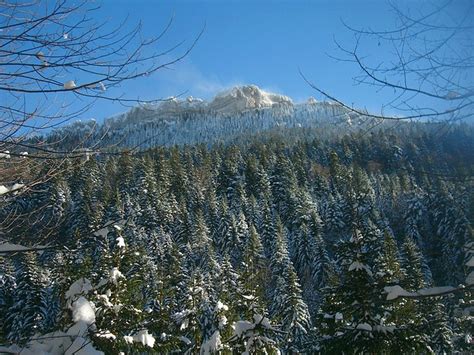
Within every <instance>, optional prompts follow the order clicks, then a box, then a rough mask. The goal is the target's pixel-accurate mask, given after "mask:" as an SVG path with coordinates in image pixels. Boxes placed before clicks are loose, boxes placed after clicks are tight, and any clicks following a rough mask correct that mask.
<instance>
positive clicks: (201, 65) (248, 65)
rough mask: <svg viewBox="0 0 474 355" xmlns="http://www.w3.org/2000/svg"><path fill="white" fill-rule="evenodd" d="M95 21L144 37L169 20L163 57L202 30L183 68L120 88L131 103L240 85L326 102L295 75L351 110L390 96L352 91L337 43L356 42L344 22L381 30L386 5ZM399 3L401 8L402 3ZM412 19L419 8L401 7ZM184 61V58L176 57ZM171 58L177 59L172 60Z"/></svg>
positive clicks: (221, 6)
mask: <svg viewBox="0 0 474 355" xmlns="http://www.w3.org/2000/svg"><path fill="white" fill-rule="evenodd" d="M98 3H99V4H101V9H100V10H99V11H98V13H97V14H96V15H98V16H100V17H102V18H103V19H107V21H109V22H110V23H111V24H113V23H118V22H119V21H121V20H122V19H123V18H125V17H127V16H128V22H127V23H128V25H130V26H131V25H132V24H134V23H136V22H138V21H142V23H143V26H144V27H143V34H144V36H145V37H146V36H152V35H155V34H157V33H159V32H160V31H161V30H162V29H163V27H164V26H165V25H166V23H167V22H168V21H169V18H170V17H171V16H173V15H174V23H173V26H172V28H171V30H170V31H169V32H168V33H167V35H166V37H165V38H164V39H163V40H162V41H161V42H160V46H158V49H163V50H164V49H166V48H168V47H169V46H172V45H173V44H175V43H177V42H179V41H181V40H186V41H187V43H191V42H192V40H193V38H195V36H196V35H197V34H198V33H199V32H200V30H201V28H202V27H203V26H204V25H205V31H204V34H203V36H202V38H201V39H200V40H199V42H198V43H197V45H196V47H195V48H194V49H193V50H192V52H191V53H190V54H189V56H188V57H187V58H185V60H183V61H182V62H180V63H178V64H176V65H174V66H173V67H172V68H171V69H169V70H163V71H161V72H158V73H157V74H155V75H154V76H152V77H150V78H145V79H141V80H137V81H134V82H131V83H128V84H126V85H123V87H122V88H121V90H122V91H124V92H126V93H127V94H128V95H129V96H132V97H137V96H139V97H140V98H142V99H153V98H159V97H162V98H164V97H169V96H173V95H177V94H179V93H181V92H184V91H186V94H185V96H190V95H192V96H195V97H202V98H211V97H212V96H213V95H215V94H216V93H217V92H219V91H221V90H223V89H225V88H228V87H231V86H234V85H239V84H256V85H258V86H260V87H261V88H263V89H266V90H269V91H274V92H278V93H282V94H285V95H288V96H290V97H292V98H293V99H294V100H296V101H302V100H305V99H307V98H308V97H309V96H315V97H316V98H318V99H322V97H321V96H320V95H317V93H315V92H314V91H313V89H311V88H310V87H309V86H308V84H307V83H305V82H304V80H303V79H302V78H301V77H300V75H299V74H298V68H301V70H302V71H303V72H304V73H305V75H306V76H307V77H308V78H309V79H311V80H312V81H314V82H315V83H316V84H317V85H319V86H321V87H323V88H324V89H325V90H327V91H328V92H330V93H333V94H334V95H336V96H338V97H339V98H341V99H343V100H345V102H347V103H349V104H352V103H353V104H354V105H357V106H359V107H367V108H369V109H371V110H377V109H379V102H381V101H384V100H387V98H388V97H389V95H390V93H386V92H382V93H378V94H374V90H373V89H371V88H367V87H364V86H354V83H353V81H352V77H353V76H354V75H356V74H358V71H357V70H356V68H355V67H354V65H353V64H350V63H344V62H337V61H335V60H334V59H332V58H330V57H329V56H328V55H338V54H340V52H338V50H337V48H336V45H335V43H334V38H336V39H337V40H338V41H340V42H341V43H343V44H351V43H353V42H354V41H353V38H354V37H353V34H351V33H350V31H348V30H347V29H346V28H345V27H344V25H343V24H342V22H341V20H344V21H345V22H346V23H348V24H350V25H353V26H355V27H368V26H370V27H372V28H375V29H383V28H386V27H387V26H389V25H390V24H393V21H394V19H395V16H394V14H393V12H392V9H391V7H390V6H389V4H388V2H387V1H384V0H355V1H349V0H346V1H344V0H332V1H329V0H316V1H303V0H293V1H264V0H256V1H224V0H212V1H211V0H208V1H199V0H178V1H165V0H163V1H158V0H133V1H132V0H103V1H100V2H98ZM399 3H400V1H399ZM405 5H409V6H410V7H411V8H412V9H413V11H415V12H416V11H417V10H418V9H417V8H418V7H420V9H421V8H422V2H421V1H415V0H412V1H409V0H405V1H402V6H405ZM373 46H374V47H371V45H368V46H366V47H365V48H364V50H365V52H366V53H367V54H368V55H370V56H381V53H380V48H377V47H376V46H375V45H373ZM178 53H180V52H179V51H177V52H176V54H178ZM171 57H172V56H171ZM171 57H170V58H171ZM124 110H126V108H124V107H121V106H120V105H118V104H116V103H115V104H113V103H110V102H102V103H99V104H97V105H96V106H95V107H94V108H93V109H92V110H91V111H89V112H88V114H87V115H88V116H89V117H94V118H97V119H102V118H104V117H107V116H109V115H112V114H114V113H117V112H122V111H124Z"/></svg>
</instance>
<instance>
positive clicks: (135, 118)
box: [55, 85, 365, 149]
mask: <svg viewBox="0 0 474 355" xmlns="http://www.w3.org/2000/svg"><path fill="white" fill-rule="evenodd" d="M363 121H365V119H364V118H363V117H361V116H358V115H356V114H354V113H350V112H349V111H348V110H347V109H345V108H344V107H342V106H340V105H338V104H335V103H332V102H326V101H324V102H318V101H316V100H315V99H314V98H309V99H308V100H307V101H306V102H304V103H294V102H293V101H292V100H291V99H290V98H289V97H287V96H284V95H280V94H274V93H269V92H266V91H263V90H261V89H260V88H258V87H257V86H255V85H245V86H237V87H234V88H232V89H230V90H228V91H225V92H222V93H220V94H218V95H216V97H215V98H214V99H212V100H211V101H205V100H201V99H197V98H193V97H188V98H186V99H177V98H171V99H169V100H167V101H164V102H162V103H160V104H158V105H141V106H137V107H134V108H132V109H131V110H130V111H128V112H126V113H123V114H120V115H117V116H115V117H112V118H109V119H106V120H105V122H104V124H102V125H97V124H96V123H95V122H92V121H91V122H85V123H84V122H76V123H75V124H73V125H70V126H68V127H65V128H62V129H61V130H60V131H56V132H55V134H59V135H64V134H65V133H66V134H67V136H68V137H69V139H71V138H76V139H78V140H79V139H80V137H83V136H84V134H89V133H90V132H95V134H94V135H93V136H94V137H93V138H99V137H104V136H105V137H106V138H105V140H104V144H114V145H119V146H126V147H135V146H137V145H139V146H140V148H142V149H143V148H148V147H152V146H157V145H165V146H169V145H175V144H178V145H182V144H194V143H202V142H206V143H209V142H215V141H223V142H226V141H230V140H232V139H233V138H235V137H236V136H238V135H245V134H254V133H257V132H262V131H265V130H269V129H272V128H274V127H314V126H317V125H320V124H324V123H330V124H343V125H353V124H357V123H360V122H363Z"/></svg>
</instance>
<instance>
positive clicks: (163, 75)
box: [156, 60, 244, 99]
mask: <svg viewBox="0 0 474 355" xmlns="http://www.w3.org/2000/svg"><path fill="white" fill-rule="evenodd" d="M156 80H157V81H158V82H159V86H160V87H161V88H163V90H166V93H165V92H160V94H162V96H164V97H168V96H174V95H178V94H180V93H183V92H186V93H185V94H184V96H194V97H199V98H203V99H210V98H212V97H214V96H215V95H216V94H217V93H219V92H221V91H223V90H225V89H228V88H229V87H233V86H236V85H241V84H242V83H244V82H243V81H242V80H237V79H234V80H231V81H228V82H224V81H222V80H221V79H220V78H219V76H218V75H215V74H211V75H208V74H204V73H203V72H202V71H201V70H200V69H199V68H198V67H197V66H196V65H194V64H193V63H192V62H191V61H189V60H186V61H182V62H180V63H177V64H176V65H174V66H173V67H172V68H168V69H165V70H163V71H161V72H160V74H158V75H157V76H156ZM163 90H160V91H163Z"/></svg>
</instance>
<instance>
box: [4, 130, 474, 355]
mask: <svg viewBox="0 0 474 355" xmlns="http://www.w3.org/2000/svg"><path fill="white" fill-rule="evenodd" d="M7 163H8V162H7ZM7 163H4V164H7ZM42 169H45V171H47V169H48V166H47V164H45V165H44V166H43V167H42ZM473 170H474V129H473V127H472V126H471V125H457V126H446V125H436V124H420V123H419V124H415V123H413V124H405V125H401V126H400V127H398V128H390V129H380V130H377V129H372V130H360V131H358V132H353V133H350V132H349V131H348V132H347V133H344V132H339V133H337V134H336V133H334V132H333V133H331V134H326V135H324V134H317V131H316V130H312V129H310V128H306V129H305V128H293V129H289V128H288V129H282V130H279V131H277V132H271V131H270V132H266V133H265V134H262V135H258V136H254V137H251V138H248V137H247V138H246V139H245V142H243V141H242V142H241V144H233V145H213V146H210V147H209V146H205V145H198V146H182V147H170V148H164V147H162V148H154V149H151V150H147V151H144V152H140V153H137V154H117V155H114V154H111V155H99V156H92V157H90V158H89V159H88V160H86V161H84V160H82V159H77V160H75V161H68V162H67V166H65V167H64V169H63V170H62V171H61V173H59V174H55V175H53V176H52V177H51V179H49V180H47V181H45V182H42V183H41V184H39V185H36V186H34V187H33V188H32V191H30V192H26V193H23V194H19V195H17V196H16V197H15V196H14V197H9V198H8V200H7V198H6V197H3V198H4V200H3V201H2V205H1V206H2V208H1V210H0V219H1V220H3V221H4V225H8V226H9V228H8V231H7V232H6V233H7V234H6V235H7V236H10V237H11V236H14V237H15V238H14V240H15V241H18V243H19V244H22V245H28V244H35V245H37V244H42V245H44V246H45V248H44V249H43V250H41V251H39V252H38V251H32V252H23V253H16V254H8V253H4V254H0V274H1V275H2V276H1V279H0V319H2V320H3V322H2V323H1V326H0V343H3V344H11V343H15V344H17V345H16V346H13V347H11V348H8V349H10V351H13V350H15V349H16V350H15V351H18V349H21V348H22V347H25V350H24V352H22V354H26V353H28V351H30V353H38V351H39V350H38V349H43V350H44V351H50V350H51V349H62V351H65V352H66V353H70V354H72V353H74V352H76V353H79V354H80V353H81V351H82V353H85V352H84V351H87V353H88V354H89V353H99V351H102V352H104V353H107V354H118V353H119V352H124V353H127V354H129V353H140V352H142V353H143V352H147V353H150V352H155V353H166V352H173V351H174V352H177V353H184V352H186V351H187V352H189V353H200V352H201V353H204V354H209V353H215V352H217V351H222V352H223V353H232V352H236V353H243V352H245V353H265V351H266V352H267V353H270V354H273V353H277V351H281V352H282V353H286V354H290V353H299V352H301V353H304V352H306V353H317V352H321V353H334V354H340V353H342V352H345V353H354V352H358V353H359V352H364V353H365V352H367V353H374V354H375V353H396V354H400V353H413V352H417V353H431V352H435V353H443V352H447V353H450V352H453V351H454V350H459V351H469V350H472V338H471V335H470V334H472V331H473V329H472V318H470V316H469V311H468V309H469V307H471V308H472V307H473V304H472V303H473V301H472V289H471V290H469V289H468V290H462V289H461V290H460V291H457V292H453V293H449V294H448V295H446V296H444V297H413V298H400V297H399V298H395V299H389V300H387V289H386V287H390V286H396V285H399V286H400V287H402V288H403V289H404V290H405V291H407V292H417V291H419V290H420V289H425V288H430V287H438V286H453V287H458V285H460V284H464V285H466V277H467V276H468V274H469V272H470V270H469V269H468V267H469V266H472V262H471V264H469V263H468V261H469V260H470V259H469V258H470V253H471V251H469V249H467V248H466V247H467V246H469V245H472V241H473V233H472V224H471V223H472V219H473V214H474V199H473V198H474V196H473V191H474V190H473V180H472V177H473V172H474V171H473ZM33 173H34V172H32V174H33ZM0 197H1V196H0ZM470 221H471V222H470ZM4 230H7V229H4ZM11 239H12V238H9V239H7V240H11ZM468 264H469V265H468ZM471 277H472V276H471ZM471 281H472V280H471ZM388 298H391V297H388ZM4 349H7V348H6V347H5V348H4ZM12 349H13V350H12ZM48 349H49V350H48ZM94 349H96V350H94Z"/></svg>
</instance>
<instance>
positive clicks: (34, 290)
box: [5, 252, 45, 342]
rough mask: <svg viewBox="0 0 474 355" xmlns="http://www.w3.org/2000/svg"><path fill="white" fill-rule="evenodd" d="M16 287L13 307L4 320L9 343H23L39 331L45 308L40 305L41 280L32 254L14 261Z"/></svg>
mask: <svg viewBox="0 0 474 355" xmlns="http://www.w3.org/2000/svg"><path fill="white" fill-rule="evenodd" d="M16 285H17V286H16V288H15V292H14V294H13V306H12V307H11V308H10V310H9V311H8V312H7V315H6V318H5V320H6V323H8V324H9V329H8V330H9V332H8V334H7V338H8V339H9V340H10V341H14V342H23V341H25V340H26V339H28V338H29V337H30V336H31V335H33V334H34V333H36V332H39V331H41V325H42V324H43V318H42V316H43V313H42V309H44V308H45V305H44V304H43V303H42V301H43V300H44V298H43V297H42V294H43V292H44V288H43V280H42V278H41V275H40V269H39V267H38V264H37V262H36V256H35V255H34V254H33V253H32V252H28V253H24V254H23V255H22V256H21V257H19V258H17V260H16Z"/></svg>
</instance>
